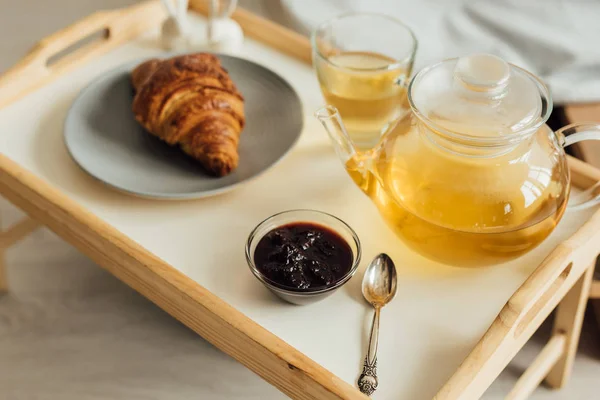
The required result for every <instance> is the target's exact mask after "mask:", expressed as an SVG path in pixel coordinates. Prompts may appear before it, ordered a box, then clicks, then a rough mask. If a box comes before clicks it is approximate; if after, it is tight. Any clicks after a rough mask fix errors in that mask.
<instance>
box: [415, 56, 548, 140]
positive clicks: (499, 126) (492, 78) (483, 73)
mask: <svg viewBox="0 0 600 400" xmlns="http://www.w3.org/2000/svg"><path fill="white" fill-rule="evenodd" d="M408 99H409V102H410V105H411V108H412V109H413V110H414V111H415V112H416V114H417V116H420V117H424V121H425V122H426V123H427V124H434V125H436V126H437V128H436V129H438V128H444V129H445V130H446V131H450V132H453V133H454V134H460V135H463V136H465V135H466V136H471V137H472V136H475V137H488V138H489V137H500V136H507V135H510V136H518V135H521V134H523V135H528V134H530V133H531V132H533V131H535V130H537V129H538V128H539V127H540V126H541V124H543V123H544V122H545V121H546V120H547V119H548V116H549V115H550V111H551V109H552V103H551V98H550V92H549V91H548V88H547V87H546V86H545V85H544V84H543V83H542V82H541V81H540V80H539V79H538V78H536V77H535V76H534V75H532V74H530V73H529V72H527V71H525V70H523V69H521V68H519V67H516V66H515V65H512V64H509V63H507V62H506V61H504V60H503V59H502V58H500V57H497V56H495V55H492V54H485V53H478V54H471V55H467V56H464V57H461V58H452V59H448V60H444V61H441V62H439V63H437V64H434V65H431V66H429V67H426V68H424V69H423V70H421V71H420V72H419V73H418V74H417V75H416V76H415V77H414V78H413V79H412V81H411V83H410V85H409V93H408Z"/></svg>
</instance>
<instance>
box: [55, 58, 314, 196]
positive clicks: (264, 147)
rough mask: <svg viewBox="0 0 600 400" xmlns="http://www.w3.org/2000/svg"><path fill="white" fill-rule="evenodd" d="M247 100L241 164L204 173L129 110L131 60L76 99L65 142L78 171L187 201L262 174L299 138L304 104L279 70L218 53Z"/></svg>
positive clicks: (138, 192)
mask: <svg viewBox="0 0 600 400" xmlns="http://www.w3.org/2000/svg"><path fill="white" fill-rule="evenodd" d="M219 57H220V58H221V61H222V62H223V65H224V67H225V68H226V69H227V70H228V71H229V74H230V75H231V78H232V79H233V81H234V82H235V83H236V85H237V86H238V89H239V90H240V92H241V93H242V94H243V95H244V98H245V107H246V126H245V128H244V130H243V131H242V134H241V137H240V147H239V153H240V163H239V166H238V168H237V169H236V170H235V171H234V172H232V173H231V174H229V175H228V176H225V177H222V178H215V177H212V176H209V175H208V174H207V173H206V172H205V171H204V170H203V168H202V167H201V166H200V165H199V164H198V163H196V162H195V161H194V160H193V159H191V158H189V157H188V156H186V155H185V154H184V153H183V152H182V151H181V150H179V149H178V148H176V147H171V146H168V145H166V144H165V143H163V142H161V141H160V140H158V139H157V138H155V137H154V136H152V135H150V134H148V133H147V132H145V131H144V129H143V128H142V127H141V126H140V125H139V124H138V123H137V122H136V121H135V119H134V117H133V113H132V111H131V103H132V100H133V92H132V89H131V84H130V81H129V73H130V71H131V70H132V69H133V68H134V67H135V66H137V65H138V64H139V63H140V62H141V61H136V62H133V63H128V64H126V65H123V66H121V67H118V68H116V69H115V70H113V71H110V72H109V73H107V74H105V75H103V76H101V77H99V78H98V79H97V80H95V81H94V82H93V83H92V84H90V85H89V86H88V87H86V88H85V89H84V90H83V91H82V92H81V93H80V95H79V97H77V99H76V100H75V102H74V103H73V105H72V106H71V109H70V110H69V113H68V115H67V119H66V122H65V132H64V133H65V143H66V145H67V149H68V150H69V152H70V153H71V156H72V157H73V159H74V160H75V162H77V163H78V164H79V165H80V166H81V168H83V169H84V170H85V171H86V172H87V173H89V174H90V175H92V176H93V177H95V178H97V179H99V180H100V181H102V182H104V183H106V184H108V185H110V186H112V187H114V188H116V189H119V190H122V191H125V192H128V193H131V194H135V195H138V196H143V197H151V198H160V199H190V198H199V197H205V196H210V195H214V194H217V193H221V192H224V191H226V190H229V189H232V188H234V187H235V186H237V185H239V184H241V183H242V182H246V181H248V180H249V179H251V178H253V177H255V176H257V175H259V174H260V173H261V172H264V171H265V170H267V169H268V168H269V167H271V166H273V165H274V164H275V163H276V162H277V161H279V160H280V159H281V158H282V157H283V156H284V155H285V154H286V153H287V152H288V151H289V150H290V149H291V148H292V146H293V145H294V143H296V140H297V139H298V137H299V136H300V133H301V131H302V124H303V113H302V104H301V102H300V99H299V98H298V95H297V94H296V92H295V91H294V90H293V89H292V87H291V86H290V85H289V84H288V83H287V82H286V81H284V80H283V79H282V78H281V77H280V76H279V75H277V74H275V73H274V72H272V71H270V70H268V69H266V68H264V67H262V66H260V65H258V64H255V63H253V62H250V61H247V60H244V59H241V58H236V57H231V56H226V55H220V56H219Z"/></svg>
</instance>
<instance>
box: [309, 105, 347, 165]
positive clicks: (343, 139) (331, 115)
mask: <svg viewBox="0 0 600 400" xmlns="http://www.w3.org/2000/svg"><path fill="white" fill-rule="evenodd" d="M315 117H317V118H318V119H319V121H321V123H322V124H323V126H324V127H325V130H326V131H327V133H328V134H329V137H330V138H331V141H332V142H333V146H334V147H335V151H336V153H337V155H338V157H339V158H340V159H341V160H342V162H343V163H346V161H348V160H349V159H351V158H353V157H354V155H355V154H356V149H355V148H354V144H353V143H352V139H350V135H348V131H346V127H345V126H344V123H343V122H342V117H341V116H340V113H339V111H338V110H337V108H335V107H334V106H331V105H326V106H323V107H321V108H319V109H318V110H317V111H315Z"/></svg>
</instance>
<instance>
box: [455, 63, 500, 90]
mask: <svg viewBox="0 0 600 400" xmlns="http://www.w3.org/2000/svg"><path fill="white" fill-rule="evenodd" d="M454 78H455V79H456V80H457V81H459V82H460V83H461V84H462V85H464V86H465V88H466V89H469V90H473V91H476V92H487V93H490V94H492V93H497V92H502V91H504V89H505V88H506V86H507V84H508V79H509V78H510V66H509V65H508V63H507V62H506V61H504V60H503V59H501V58H500V57H497V56H495V55H492V54H483V53H482V54H471V55H468V56H465V57H461V58H459V59H458V60H457V62H456V66H455V67H454Z"/></svg>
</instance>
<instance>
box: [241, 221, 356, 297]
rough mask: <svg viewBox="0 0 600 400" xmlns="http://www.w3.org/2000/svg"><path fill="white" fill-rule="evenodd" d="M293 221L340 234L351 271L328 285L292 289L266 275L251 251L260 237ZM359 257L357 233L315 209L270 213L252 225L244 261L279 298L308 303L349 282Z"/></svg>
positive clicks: (329, 293) (342, 222) (341, 222)
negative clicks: (258, 266)
mask: <svg viewBox="0 0 600 400" xmlns="http://www.w3.org/2000/svg"><path fill="white" fill-rule="evenodd" d="M295 222H305V223H306V222H307V223H313V224H315V225H321V226H324V227H326V228H329V229H330V230H332V231H334V232H336V233H337V234H338V235H340V237H342V238H343V239H344V240H345V241H346V243H348V246H350V249H351V250H352V266H351V267H350V270H349V271H348V272H347V273H346V274H345V275H343V276H342V277H341V278H339V279H338V280H337V281H335V282H334V283H333V284H331V285H330V286H327V287H324V288H315V289H313V288H308V289H295V288H291V287H289V286H285V285H282V284H280V283H278V282H275V281H273V280H271V279H269V278H268V277H267V276H265V275H264V274H263V273H262V272H261V271H260V270H259V269H258V268H257V267H256V265H255V264H254V251H255V250H256V246H257V245H258V243H259V242H260V240H261V239H262V238H263V237H264V236H265V235H266V234H267V233H269V232H271V231H272V230H273V229H275V228H278V227H280V226H283V225H288V224H291V223H295ZM360 257H361V247H360V241H359V239H358V236H357V235H356V232H354V230H353V229H352V228H350V226H348V224H346V223H345V222H344V221H342V220H341V219H339V218H337V217H334V216H333V215H331V214H327V213H324V212H321V211H315V210H290V211H284V212H281V213H278V214H275V215H272V216H271V217H269V218H267V219H265V220H264V221H262V222H261V223H260V224H258V226H257V227H256V228H254V230H253V231H252V232H251V233H250V236H248V241H247V242H246V261H247V262H248V266H249V267H250V271H252V273H253V274H254V276H255V277H256V278H257V279H258V280H259V281H260V282H261V283H262V284H263V285H265V286H266V287H267V288H268V289H269V290H271V291H272V292H273V293H275V294H276V295H277V296H279V297H280V298H281V299H283V300H285V301H287V302H289V303H293V304H298V305H305V304H311V303H314V302H317V301H319V300H322V299H324V298H325V297H327V296H329V295H331V294H332V293H333V292H335V291H336V290H337V289H339V288H340V287H342V285H344V284H345V283H346V282H348V281H349V280H350V278H352V276H353V275H354V274H355V273H356V270H357V269H358V265H359V264H360Z"/></svg>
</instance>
